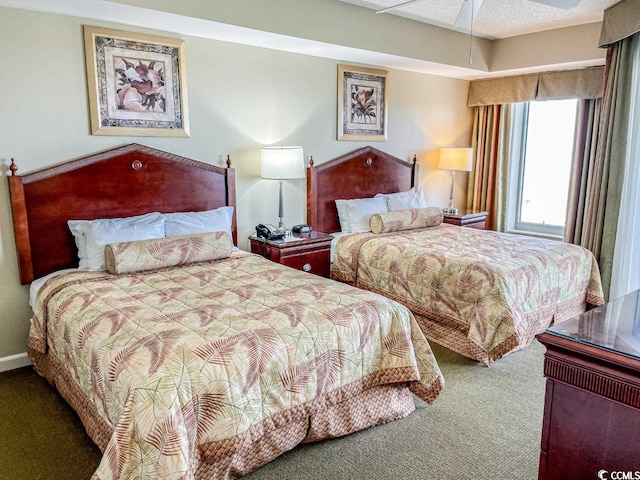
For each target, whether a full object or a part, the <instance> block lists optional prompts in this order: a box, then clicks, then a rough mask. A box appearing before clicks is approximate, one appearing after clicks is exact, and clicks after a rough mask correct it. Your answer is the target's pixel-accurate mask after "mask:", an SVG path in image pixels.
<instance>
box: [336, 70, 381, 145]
mask: <svg viewBox="0 0 640 480" xmlns="http://www.w3.org/2000/svg"><path fill="white" fill-rule="evenodd" d="M388 74H389V72H387V71H386V70H375V69H372V68H361V67H352V66H348V65H338V140H351V141H366V142H369V141H374V142H382V141H386V140H387V77H388Z"/></svg>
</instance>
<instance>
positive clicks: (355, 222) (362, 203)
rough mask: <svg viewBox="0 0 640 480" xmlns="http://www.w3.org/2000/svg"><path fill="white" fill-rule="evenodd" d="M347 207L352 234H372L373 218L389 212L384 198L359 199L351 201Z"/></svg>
mask: <svg viewBox="0 0 640 480" xmlns="http://www.w3.org/2000/svg"><path fill="white" fill-rule="evenodd" d="M347 206H348V210H349V223H350V225H351V232H352V233H358V232H370V231H371V226H370V225H369V221H370V220H371V216H372V215H375V214H376V213H382V212H387V211H388V209H387V202H386V201H385V199H384V198H375V197H374V198H358V199H354V200H349V201H348V203H347Z"/></svg>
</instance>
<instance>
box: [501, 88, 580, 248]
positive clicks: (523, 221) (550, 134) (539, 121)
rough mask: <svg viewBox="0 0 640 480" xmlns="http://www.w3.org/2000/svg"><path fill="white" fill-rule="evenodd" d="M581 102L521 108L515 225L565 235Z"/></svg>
mask: <svg viewBox="0 0 640 480" xmlns="http://www.w3.org/2000/svg"><path fill="white" fill-rule="evenodd" d="M577 102H578V101H577V100H575V99H571V100H553V101H544V102H542V101H538V102H529V103H526V104H523V105H522V108H521V110H520V112H521V114H522V117H521V122H520V125H521V135H519V137H520V145H519V148H514V149H513V150H512V151H513V152H520V155H517V153H516V155H514V157H513V158H514V159H516V160H517V165H513V164H512V165H511V168H512V176H511V178H512V179H513V180H514V181H515V182H514V186H515V185H517V190H513V192H514V193H513V196H514V197H515V198H512V199H511V200H512V201H510V202H509V204H510V205H513V206H514V207H515V208H514V209H513V211H512V212H510V218H511V219H512V221H511V222H510V224H511V228H513V229H515V230H518V231H524V232H532V233H538V234H542V235H548V236H558V237H562V235H563V232H564V224H565V217H566V213H567V196H568V193H569V192H568V191H569V176H570V174H571V161H572V157H573V141H574V132H575V123H576V111H577Z"/></svg>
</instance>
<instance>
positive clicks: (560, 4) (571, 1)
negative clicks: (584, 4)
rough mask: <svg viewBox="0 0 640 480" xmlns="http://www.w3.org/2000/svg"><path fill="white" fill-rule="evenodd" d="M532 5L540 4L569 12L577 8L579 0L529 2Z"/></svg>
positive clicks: (539, 0)
mask: <svg viewBox="0 0 640 480" xmlns="http://www.w3.org/2000/svg"><path fill="white" fill-rule="evenodd" d="M530 1H531V2H534V3H541V4H543V5H549V6H550V7H556V8H562V9H563V10H569V9H570V8H573V7H575V6H577V5H578V4H579V3H580V2H581V0H530Z"/></svg>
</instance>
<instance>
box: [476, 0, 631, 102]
mask: <svg viewBox="0 0 640 480" xmlns="http://www.w3.org/2000/svg"><path fill="white" fill-rule="evenodd" d="M638 1H640V0H638ZM603 83H604V67H592V68H583V69H581V70H561V71H557V72H544V73H533V74H529V75H518V76H514V77H501V78H491V79H486V80H474V81H472V82H470V83H469V96H468V98H467V106H468V107H479V106H483V105H503V104H507V103H520V102H529V101H533V100H560V99H563V98H579V99H589V98H601V97H602V86H603Z"/></svg>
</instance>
